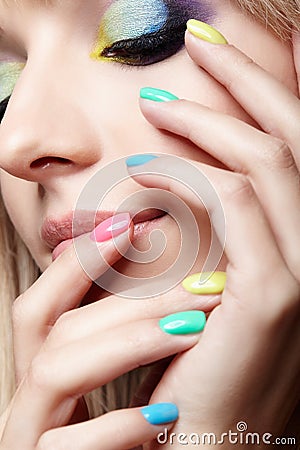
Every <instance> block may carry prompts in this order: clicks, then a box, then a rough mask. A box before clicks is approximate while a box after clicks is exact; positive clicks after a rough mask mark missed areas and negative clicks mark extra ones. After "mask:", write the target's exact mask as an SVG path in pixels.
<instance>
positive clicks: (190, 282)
mask: <svg viewBox="0 0 300 450" xmlns="http://www.w3.org/2000/svg"><path fill="white" fill-rule="evenodd" d="M208 276H209V273H208V272H203V273H195V274H194V275H191V276H189V277H187V278H186V279H185V280H184V281H183V282H182V286H183V287H184V289H185V290H186V291H188V292H191V293H192V294H198V295H200V294H204V295H205V294H221V293H222V292H223V290H224V287H225V283H226V273H225V272H214V273H212V274H211V276H209V278H208V279H207V280H206V281H205V282H203V281H202V280H203V278H204V279H205V278H206V277H208Z"/></svg>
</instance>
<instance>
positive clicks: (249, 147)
mask: <svg viewBox="0 0 300 450" xmlns="http://www.w3.org/2000/svg"><path fill="white" fill-rule="evenodd" d="M141 106H142V110H143V112H144V114H145V116H146V118H147V119H148V120H149V121H150V122H151V123H152V124H153V125H155V126H156V127H158V128H163V129H164V130H167V131H170V132H172V133H176V134H178V135H180V136H183V137H185V138H187V139H189V140H190V141H192V142H193V143H194V144H196V145H197V146H198V147H199V148H200V149H203V150H205V151H206V152H208V153H209V154H210V155H211V156H213V157H214V158H216V159H218V160H219V161H221V162H222V163H223V164H225V165H226V166H227V167H229V168H230V169H231V170H233V171H235V172H238V173H241V174H243V175H246V176H247V177H248V179H249V180H250V181H251V183H252V185H253V187H254V189H255V191H256V194H257V196H258V198H259V201H260V203H261V204H262V206H263V209H264V211H265V213H266V216H267V218H268V220H269V223H270V225H271V228H272V230H273V232H274V234H275V237H276V240H277V243H278V246H279V248H280V250H281V253H282V255H283V257H284V259H285V261H286V262H287V264H288V266H289V268H290V270H291V271H292V273H293V274H294V275H295V277H296V278H297V279H298V280H300V256H299V252H298V251H297V250H296V249H297V248H299V247H300V234H299V231H298V230H299V224H300V208H297V207H295V205H300V177H299V172H298V169H297V167H296V164H295V161H294V158H293V155H292V153H291V151H290V149H289V148H288V146H287V145H286V144H285V143H284V142H283V141H281V140H280V139H278V138H274V137H272V136H269V135H267V134H265V133H263V132H261V131H259V130H257V129H255V128H253V127H251V126H250V125H248V124H246V123H244V122H242V121H240V120H238V119H236V118H234V117H231V116H228V115H225V114H223V113H220V112H217V111H213V110H211V109H209V108H207V107H205V106H202V105H199V104H197V103H194V102H188V101H183V100H182V101H176V102H169V103H156V102H150V101H147V100H141ZM216 130H218V132H217V133H216Z"/></svg>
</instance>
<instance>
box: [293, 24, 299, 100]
mask: <svg viewBox="0 0 300 450" xmlns="http://www.w3.org/2000/svg"><path fill="white" fill-rule="evenodd" d="M293 52H294V64H295V69H296V73H297V81H298V93H299V96H300V32H299V31H294V32H293Z"/></svg>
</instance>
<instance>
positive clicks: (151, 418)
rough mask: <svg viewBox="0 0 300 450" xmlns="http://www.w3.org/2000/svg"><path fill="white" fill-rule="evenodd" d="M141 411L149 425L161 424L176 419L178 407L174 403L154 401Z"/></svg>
mask: <svg viewBox="0 0 300 450" xmlns="http://www.w3.org/2000/svg"><path fill="white" fill-rule="evenodd" d="M141 413H142V414H143V416H144V417H145V419H146V420H147V422H149V423H151V425H161V424H164V423H170V422H174V421H175V420H177V419H178V416H179V412H178V408H177V406H176V405H175V404H174V403H154V404H153V405H149V406H145V407H144V408H142V409H141Z"/></svg>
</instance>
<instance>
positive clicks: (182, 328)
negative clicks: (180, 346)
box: [159, 311, 206, 334]
mask: <svg viewBox="0 0 300 450" xmlns="http://www.w3.org/2000/svg"><path fill="white" fill-rule="evenodd" d="M205 323H206V317H205V314H204V312H203V311H184V312H179V313H175V314H171V315H170V316H167V317H164V318H163V319H161V320H160V321H159V326H160V328H161V329H162V330H163V331H164V332H165V333H168V334H193V333H200V332H201V331H203V329H204V327H205Z"/></svg>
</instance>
